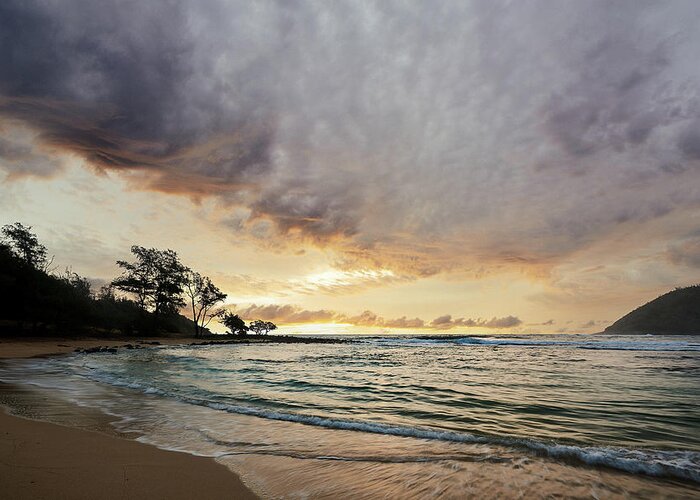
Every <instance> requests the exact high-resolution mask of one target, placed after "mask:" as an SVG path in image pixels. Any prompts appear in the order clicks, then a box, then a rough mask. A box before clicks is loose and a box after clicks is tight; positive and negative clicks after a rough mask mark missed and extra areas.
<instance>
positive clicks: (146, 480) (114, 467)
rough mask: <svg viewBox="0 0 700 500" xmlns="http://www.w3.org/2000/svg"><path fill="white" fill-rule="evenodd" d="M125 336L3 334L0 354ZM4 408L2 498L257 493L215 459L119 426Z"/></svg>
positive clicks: (66, 348) (109, 342)
mask: <svg viewBox="0 0 700 500" xmlns="http://www.w3.org/2000/svg"><path fill="white" fill-rule="evenodd" d="M140 340H141V341H142V342H143V344H141V345H144V346H147V345H149V344H147V343H148V342H159V343H160V344H162V345H180V344H189V343H191V342H196V341H200V340H201V339H194V338H167V337H158V338H152V339H151V338H148V339H145V338H144V339H140ZM133 342H134V340H133V339H132V340H131V343H133ZM127 343H129V341H128V340H126V339H124V338H110V339H103V338H84V339H71V338H39V339H35V338H32V339H9V338H2V339H0V359H12V358H31V357H46V356H57V355H64V354H69V353H72V352H74V351H75V350H76V349H91V348H95V347H107V348H118V347H121V346H123V345H125V344H127ZM0 407H1V408H0V429H2V430H1V431H0V497H3V498H13V499H25V498H26V499H30V498H71V499H73V498H76V499H77V498H80V499H82V498H85V499H88V498H108V499H109V498H115V499H116V498H119V499H124V498H145V497H150V498H169V499H189V498H200V499H208V498H212V499H214V498H235V499H254V498H257V496H256V495H255V494H254V493H253V492H252V491H250V489H248V488H247V487H246V486H245V485H244V484H243V482H242V481H241V479H240V478H239V477H238V476H237V475H236V474H235V473H234V472H233V471H231V470H230V469H229V468H227V467H225V466H224V465H222V464H220V463H218V462H217V461H216V460H214V459H213V458H208V457H198V456H194V455H191V454H188V453H184V452H177V451H168V450H163V449H160V448H157V447H155V446H152V445H150V444H145V443H141V442H138V441H135V440H133V439H129V438H127V437H125V436H120V435H118V434H117V433H116V432H115V433H114V434H112V433H105V432H98V431H94V430H86V429H80V428H75V427H70V426H65V425H59V424H57V423H52V422H46V421H41V420H33V419H29V418H25V417H24V416H18V415H13V414H11V413H10V408H9V407H8V406H6V405H0ZM106 418H107V417H106V416H105V419H106ZM107 425H108V422H105V426H107Z"/></svg>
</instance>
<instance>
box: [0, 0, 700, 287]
mask: <svg viewBox="0 0 700 500" xmlns="http://www.w3.org/2000/svg"><path fill="white" fill-rule="evenodd" d="M699 21H700V4H698V3H697V2H691V1H688V2H684V1H675V2H665V3H660V2H645V1H642V2H640V1H619V2H614V3H612V4H611V3H610V2H602V1H590V2H577V1H561V2H556V3H555V4H552V3H551V2H547V1H538V0H532V1H523V2H499V1H491V0H489V1H478V0H476V1H471V2H445V3H439V4H435V3H433V2H421V1H416V2H393V1H369V0H368V1H353V2H331V3H323V2H321V3H314V2H303V1H302V2H294V3H290V2H273V1H270V2H255V3H254V2H244V1H236V0H231V1H216V0H212V1H206V2H197V1H194V0H172V1H162V2H142V1H135V0H132V1H103V2H89V1H87V0H65V1H58V0H53V1H50V0H49V1H38V0H37V1H34V0H28V1H16V0H8V1H6V2H2V5H0V68H2V71H0V94H1V96H0V120H2V122H3V123H2V124H0V126H3V127H4V128H3V130H9V129H10V128H12V127H15V126H16V124H22V125H21V126H24V127H29V128H31V129H32V130H34V131H35V133H36V134H37V135H36V137H34V145H35V146H37V147H43V148H49V149H52V148H53V150H63V151H67V152H70V153H73V154H77V155H78V156H80V157H81V158H84V159H85V160H87V162H88V163H89V164H90V165H92V166H93V167H95V168H98V169H105V170H116V171H120V172H125V173H127V174H128V176H129V179H130V180H132V182H133V183H134V184H135V185H138V186H139V187H141V188H144V189H154V190H160V191H164V192H171V193H183V194H188V195H192V196H195V197H203V196H208V195H212V196H216V197H217V199H218V200H219V201H220V202H221V206H222V207H225V208H226V209H230V210H231V211H232V213H235V214H236V215H235V217H233V218H232V217H222V219H223V220H227V221H231V223H230V224H229V225H228V226H227V227H228V228H233V230H235V231H238V232H240V233H241V234H244V233H247V234H248V235H249V236H250V237H253V238H256V239H258V240H259V241H261V242H262V241H265V242H268V241H274V242H276V244H278V245H285V244H289V245H294V243H295V242H296V241H297V239H304V240H310V241H312V242H313V243H315V244H318V245H328V246H331V247H333V248H334V249H336V250H338V251H339V265H341V266H346V267H353V266H356V267H358V266H359V267H361V266H370V265H371V266H373V267H386V268H392V269H396V270H399V271H400V272H401V273H404V274H410V275H414V276H427V275H431V274H435V273H438V272H444V271H446V270H454V269H457V270H460V271H465V270H466V271H469V272H470V273H472V274H473V275H475V276H478V275H483V274H484V273H485V272H489V270H494V269H518V270H520V269H522V270H526V272H529V273H531V274H533V275H539V274H542V273H544V272H546V269H547V268H548V267H551V266H553V265H556V263H558V262H561V261H563V260H564V259H565V258H567V256H570V255H572V254H574V253H575V252H577V251H579V250H581V249H582V248H585V247H587V246H589V245H591V244H592V243H594V242H596V241H599V240H602V239H605V238H608V237H610V235H611V234H614V233H615V231H616V229H617V228H618V227H619V226H623V225H626V224H627V225H629V224H634V223H644V222H645V221H650V220H653V219H656V218H659V217H662V216H665V215H667V214H670V213H673V212H675V211H680V210H687V209H689V208H691V207H693V206H696V205H697V203H698V199H697V193H696V191H694V190H693V188H692V186H693V185H696V183H697V182H698V181H700V179H698V177H697V176H698V175H700V169H698V168H695V166H696V165H697V164H698V161H699V160H700V152H699V151H700V146H699V144H700V140H699V138H698V127H697V124H698V122H699V121H700V95H699V93H700V91H699V90H698V89H699V88H700V69H699V67H698V65H697V62H696V58H697V53H698V50H700V35H699V34H698V33H699V32H698V30H697V29H696V26H697V23H698V22H699ZM37 154H39V155H41V154H44V153H37ZM39 157H40V156H39ZM47 165H48V166H47ZM53 165H54V164H53V163H51V162H47V163H46V164H45V165H44V166H43V167H40V166H39V164H38V163H36V162H34V163H31V162H25V163H21V162H17V161H3V162H2V163H1V164H0V167H2V168H3V169H4V170H5V171H8V172H10V174H12V172H15V173H16V172H20V171H21V172H23V173H24V174H31V173H32V172H36V173H37V174H38V175H46V174H47V172H50V171H51V169H52V168H60V165H59V164H56V166H53ZM234 219H235V220H234ZM280 236H281V237H280Z"/></svg>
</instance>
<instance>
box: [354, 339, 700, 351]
mask: <svg viewBox="0 0 700 500" xmlns="http://www.w3.org/2000/svg"><path fill="white" fill-rule="evenodd" d="M365 342H368V343H376V344H381V345H385V346H391V345H397V346H402V347H406V346H430V345H465V346H467V345H475V346H506V347H507V346H515V347H545V348H546V347H564V348H571V349H589V350H611V351H674V352H676V351H691V352H695V351H697V352H700V343H694V342H688V341H680V340H671V341H654V340H650V341H625V340H583V341H578V340H546V339H523V338H511V339H506V338H494V337H455V338H446V337H442V338H420V337H413V338H390V337H382V338H377V339H372V340H366V341H365Z"/></svg>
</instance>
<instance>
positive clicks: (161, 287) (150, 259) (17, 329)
mask: <svg viewBox="0 0 700 500" xmlns="http://www.w3.org/2000/svg"><path fill="white" fill-rule="evenodd" d="M1 233H2V238H1V239H0V289H1V290H3V295H4V296H5V298H4V299H3V300H2V301H0V331H2V332H3V333H6V334H7V333H9V334H16V333H21V334H33V335H48V334H63V335H65V334H82V333H103V334H122V335H158V334H164V333H168V334H180V335H192V334H194V335H195V336H197V337H200V336H203V335H205V334H208V333H210V331H209V330H208V328H207V326H208V325H209V324H210V322H211V321H212V320H214V319H219V320H220V321H221V322H222V323H223V324H224V325H226V327H227V328H228V329H229V332H230V333H231V334H236V335H246V334H247V333H248V332H249V331H252V332H254V333H256V334H258V335H260V334H267V333H268V332H269V331H271V330H274V329H275V328H276V326H275V325H274V324H273V323H270V322H265V321H261V320H257V321H253V322H252V323H251V324H250V325H249V326H248V325H246V324H245V322H244V321H243V320H242V319H241V318H240V317H238V316H237V315H235V314H232V313H231V312H229V311H226V310H225V309H223V308H221V307H220V305H221V304H222V303H223V301H224V300H225V299H226V294H225V293H223V292H222V291H221V290H220V289H219V288H218V287H217V286H216V285H215V284H214V283H213V282H212V281H211V279H210V278H208V277H206V276H202V275H201V274H199V273H198V272H196V271H194V270H192V269H190V268H189V267H187V266H185V265H184V264H182V263H181V262H180V259H179V257H178V255H177V253H176V252H174V251H173V250H158V249H155V248H144V247H141V246H133V247H132V248H131V253H132V254H133V260H132V261H117V263H116V264H117V266H118V267H119V268H120V269H121V274H120V275H119V276H117V277H116V278H115V279H114V280H112V282H111V283H110V284H109V285H106V286H103V287H102V288H100V289H99V290H97V291H95V290H93V289H92V285H91V283H90V281H89V280H88V279H87V278H85V277H82V276H80V275H79V274H77V273H75V272H73V271H72V270H71V269H70V268H67V269H66V270H65V271H63V272H57V266H55V265H54V264H53V259H52V258H49V257H48V251H47V249H46V247H45V246H44V245H42V244H41V243H40V242H39V240H38V238H37V237H36V235H35V234H34V233H32V231H31V227H27V226H24V225H22V224H21V223H15V224H12V225H6V226H3V228H2V232H1ZM182 311H188V313H189V314H188V315H189V316H190V317H191V318H187V317H185V316H184V315H182V314H181V312H182Z"/></svg>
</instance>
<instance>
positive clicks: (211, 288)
mask: <svg viewBox="0 0 700 500" xmlns="http://www.w3.org/2000/svg"><path fill="white" fill-rule="evenodd" d="M184 290H185V295H186V296H187V297H188V298H189V299H190V306H191V307H192V321H193V322H194V334H195V337H197V336H199V335H201V332H202V330H203V329H204V328H206V327H207V326H208V325H209V323H210V322H211V320H212V319H213V318H215V317H217V316H219V315H220V313H217V312H213V313H212V312H211V310H212V308H214V306H216V304H218V303H219V302H223V301H224V299H226V294H225V293H224V292H222V291H221V290H219V288H218V287H217V286H216V285H214V283H212V281H211V279H209V277H207V276H202V275H201V274H199V273H198V272H195V271H192V270H191V269H188V270H187V272H186V273H185V287H184Z"/></svg>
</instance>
